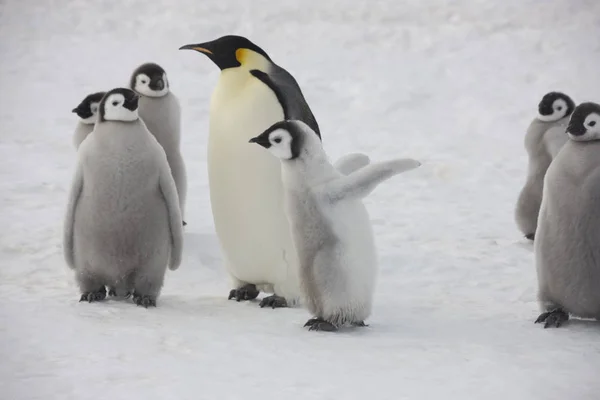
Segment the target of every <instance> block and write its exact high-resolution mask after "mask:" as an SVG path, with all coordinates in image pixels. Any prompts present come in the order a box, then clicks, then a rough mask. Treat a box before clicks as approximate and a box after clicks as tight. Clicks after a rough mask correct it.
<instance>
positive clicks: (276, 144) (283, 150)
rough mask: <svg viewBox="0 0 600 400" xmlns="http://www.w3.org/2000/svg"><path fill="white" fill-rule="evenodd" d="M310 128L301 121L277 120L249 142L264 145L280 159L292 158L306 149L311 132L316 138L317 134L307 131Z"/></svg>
mask: <svg viewBox="0 0 600 400" xmlns="http://www.w3.org/2000/svg"><path fill="white" fill-rule="evenodd" d="M310 130H311V129H310V128H309V127H308V125H306V124H304V123H303V122H302V121H296V120H288V121H279V122H276V123H274V124H273V125H271V126H270V127H269V128H268V129H267V130H266V131H264V132H263V133H261V134H260V135H258V136H256V137H254V138H252V139H250V143H256V144H258V145H260V146H262V147H264V148H265V149H267V150H269V152H270V153H271V154H273V155H274V156H275V157H277V158H279V159H281V160H293V159H295V158H298V157H299V156H300V154H301V151H302V150H303V149H304V150H306V147H307V145H308V144H309V143H308V142H309V139H310V138H311V136H310V135H311V134H312V136H314V139H315V140H318V138H317V135H316V134H315V133H312V132H309V131H310ZM319 143H320V141H319Z"/></svg>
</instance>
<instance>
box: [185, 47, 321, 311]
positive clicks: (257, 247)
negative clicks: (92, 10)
mask: <svg viewBox="0 0 600 400" xmlns="http://www.w3.org/2000/svg"><path fill="white" fill-rule="evenodd" d="M180 49H182V50H183V49H189V50H195V51H197V52H200V53H202V54H203V55H205V56H206V57H208V58H209V59H210V60H211V61H212V62H213V63H215V64H216V65H217V67H219V69H220V70H221V73H220V75H219V80H218V83H217V85H216V87H215V89H214V91H213V93H212V96H211V101H210V118H209V124H210V127H209V136H208V155H207V162H208V179H209V185H210V201H211V208H212V213H213V218H214V223H215V230H216V233H217V237H218V238H219V243H220V245H221V250H222V253H223V256H224V257H223V258H224V260H225V268H226V270H227V272H228V273H229V275H230V277H231V281H232V286H233V289H232V290H231V291H230V292H229V298H230V299H235V300H237V301H240V300H252V299H254V298H256V297H257V296H258V294H259V290H262V291H264V292H267V293H273V295H271V296H266V297H264V298H263V299H262V300H261V302H260V303H259V305H260V306H261V307H286V306H293V305H296V304H297V303H298V300H299V298H300V288H299V285H298V279H297V277H296V273H295V271H297V267H296V263H297V260H296V257H295V254H294V246H293V241H292V238H291V234H290V229H289V223H288V221H287V218H286V217H285V213H284V210H283V205H282V203H281V196H282V193H283V187H282V182H281V164H280V162H279V161H278V160H277V159H276V158H274V157H272V156H271V155H269V154H268V153H267V152H264V151H261V149H259V148H256V147H253V146H248V140H250V139H251V138H252V137H254V136H257V135H259V134H261V133H262V132H264V130H265V129H267V128H268V127H269V126H271V125H272V124H273V123H275V122H277V121H281V120H282V119H285V118H289V119H299V120H302V121H304V122H305V123H306V124H308V125H309V126H310V127H311V128H312V130H313V131H314V132H315V133H314V134H315V136H316V138H317V139H319V137H320V136H319V135H320V134H319V126H318V124H317V121H316V119H315V117H314V115H313V113H312V111H311V109H310V107H309V105H308V103H307V101H306V99H305V97H304V95H303V93H302V90H301V89H300V86H299V85H298V83H297V82H296V79H295V78H294V77H293V76H292V75H291V74H290V73H289V72H287V71H286V70H285V69H283V68H282V67H280V66H279V65H277V64H275V62H273V60H272V59H271V58H270V57H269V55H268V54H267V53H266V52H265V51H264V50H263V49H261V48H260V47H259V46H257V45H256V44H254V43H253V42H251V41H250V40H248V39H247V38H245V37H241V36H234V35H228V36H223V37H220V38H218V39H215V40H212V41H209V42H205V43H198V44H189V45H185V46H182V47H181V48H180ZM240 199H243V201H244V206H243V207H240Z"/></svg>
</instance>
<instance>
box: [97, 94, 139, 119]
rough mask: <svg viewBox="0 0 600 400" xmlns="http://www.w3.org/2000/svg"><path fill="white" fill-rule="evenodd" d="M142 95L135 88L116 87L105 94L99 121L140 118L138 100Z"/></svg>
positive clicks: (101, 103)
mask: <svg viewBox="0 0 600 400" xmlns="http://www.w3.org/2000/svg"><path fill="white" fill-rule="evenodd" d="M139 98H140V96H139V95H138V94H136V93H135V92H134V91H133V90H130V89H125V88H116V89H113V90H111V91H109V92H108V93H106V94H105V95H104V97H103V98H102V101H101V102H100V112H99V119H98V121H99V122H104V121H125V122H131V121H135V120H137V119H138V100H139Z"/></svg>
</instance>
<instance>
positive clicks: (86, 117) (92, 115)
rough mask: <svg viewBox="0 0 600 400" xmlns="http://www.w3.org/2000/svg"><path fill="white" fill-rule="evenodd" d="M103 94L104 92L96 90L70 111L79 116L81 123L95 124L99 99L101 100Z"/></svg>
mask: <svg viewBox="0 0 600 400" xmlns="http://www.w3.org/2000/svg"><path fill="white" fill-rule="evenodd" d="M105 94H106V92H96V93H92V94H90V95H87V96H86V97H85V98H84V99H83V100H82V101H81V103H79V105H78V106H77V107H75V108H74V109H73V110H71V111H72V112H74V113H76V114H77V115H78V116H79V118H81V122H82V123H84V124H89V125H92V124H95V123H96V120H97V119H98V108H99V106H100V100H102V97H104V95H105Z"/></svg>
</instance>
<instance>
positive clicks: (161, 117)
mask: <svg viewBox="0 0 600 400" xmlns="http://www.w3.org/2000/svg"><path fill="white" fill-rule="evenodd" d="M129 85H130V88H131V89H133V90H134V91H135V92H137V93H138V94H140V95H141V98H140V102H139V103H140V104H139V115H140V118H141V119H142V120H143V121H144V123H145V124H146V126H147V127H148V129H149V130H150V132H151V133H152V134H153V135H154V137H156V140H158V143H160V145H161V146H162V147H163V149H164V150H165V153H166V154H167V160H168V161H169V166H170V168H171V173H172V174H173V179H174V180H175V185H176V186H177V194H178V196H179V207H180V209H181V214H182V215H183V216H184V217H185V215H184V214H185V199H186V195H187V177H186V170H185V164H184V162H183V157H182V156H181V149H180V147H181V108H180V106H179V100H177V97H175V95H174V94H173V92H171V90H170V88H169V81H168V79H167V73H166V72H165V70H164V69H163V68H162V67H161V66H160V65H157V64H155V63H145V64H142V65H140V66H139V67H137V68H136V70H135V71H133V74H132V75H131V81H130V83H129ZM183 225H186V223H185V222H183Z"/></svg>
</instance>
